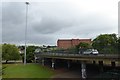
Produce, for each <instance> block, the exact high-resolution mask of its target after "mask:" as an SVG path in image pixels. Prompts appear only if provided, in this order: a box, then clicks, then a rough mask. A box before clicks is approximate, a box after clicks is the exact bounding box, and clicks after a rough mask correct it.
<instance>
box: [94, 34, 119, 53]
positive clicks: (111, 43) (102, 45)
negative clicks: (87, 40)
mask: <svg viewBox="0 0 120 80" xmlns="http://www.w3.org/2000/svg"><path fill="white" fill-rule="evenodd" d="M116 44H117V36H116V34H101V35H99V36H98V37H97V38H95V39H94V40H93V43H92V46H93V47H94V48H96V49H98V51H99V52H100V53H117V45H116Z"/></svg>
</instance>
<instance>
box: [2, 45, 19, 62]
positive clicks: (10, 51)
mask: <svg viewBox="0 0 120 80" xmlns="http://www.w3.org/2000/svg"><path fill="white" fill-rule="evenodd" d="M19 58H20V54H19V50H18V48H17V47H16V46H15V45H12V44H3V45H2V59H3V60H6V62H7V61H8V60H18V59H19Z"/></svg>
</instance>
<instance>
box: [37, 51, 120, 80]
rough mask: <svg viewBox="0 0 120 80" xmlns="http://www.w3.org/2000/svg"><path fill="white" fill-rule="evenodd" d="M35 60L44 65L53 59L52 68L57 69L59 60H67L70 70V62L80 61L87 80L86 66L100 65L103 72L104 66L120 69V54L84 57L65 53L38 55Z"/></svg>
mask: <svg viewBox="0 0 120 80" xmlns="http://www.w3.org/2000/svg"><path fill="white" fill-rule="evenodd" d="M35 58H36V59H38V60H40V61H41V63H42V64H43V65H44V62H45V59H51V67H52V68H53V69H54V68H55V64H57V63H55V61H56V60H57V59H61V60H66V61H67V65H68V68H69V67H70V61H79V62H80V63H81V72H82V78H83V79H85V78H86V77H87V75H86V64H87V63H91V64H98V65H99V66H100V69H101V71H102V70H103V66H104V65H106V66H112V67H113V68H114V67H120V55H119V54H98V55H93V54H89V55H84V54H65V53H50V52H44V53H36V54H35Z"/></svg>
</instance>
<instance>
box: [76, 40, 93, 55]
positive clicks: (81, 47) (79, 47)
mask: <svg viewBox="0 0 120 80" xmlns="http://www.w3.org/2000/svg"><path fill="white" fill-rule="evenodd" d="M88 48H92V46H91V44H90V43H86V42H81V43H79V44H78V45H76V50H77V52H79V51H81V53H82V52H83V51H85V50H86V49H88Z"/></svg>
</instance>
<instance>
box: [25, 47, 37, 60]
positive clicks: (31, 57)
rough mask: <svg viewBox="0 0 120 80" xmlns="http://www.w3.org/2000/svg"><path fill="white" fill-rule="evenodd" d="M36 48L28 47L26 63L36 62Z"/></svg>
mask: <svg viewBox="0 0 120 80" xmlns="http://www.w3.org/2000/svg"><path fill="white" fill-rule="evenodd" d="M35 49H36V47H35V46H28V47H27V51H26V53H27V54H26V61H27V62H32V61H33V60H34V51H35Z"/></svg>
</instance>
